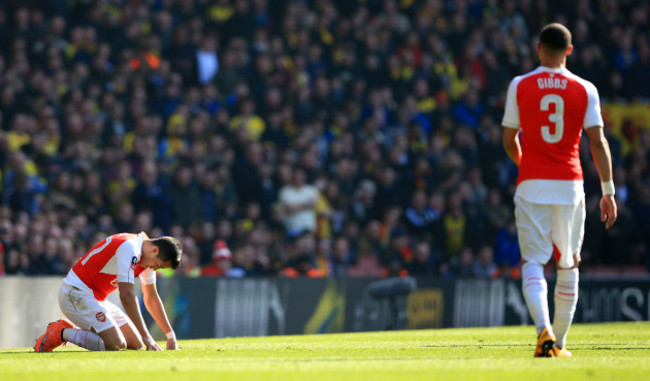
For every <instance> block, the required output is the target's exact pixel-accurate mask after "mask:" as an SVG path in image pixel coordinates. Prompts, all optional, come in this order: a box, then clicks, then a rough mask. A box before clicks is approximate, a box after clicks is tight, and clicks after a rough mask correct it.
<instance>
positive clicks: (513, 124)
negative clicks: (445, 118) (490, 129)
mask: <svg viewBox="0 0 650 381" xmlns="http://www.w3.org/2000/svg"><path fill="white" fill-rule="evenodd" d="M501 124H502V125H503V126H504V127H506V128H515V129H516V128H521V135H520V140H521V149H522V156H521V163H520V165H519V178H518V180H517V194H518V195H520V196H521V197H523V198H524V199H525V200H527V201H529V202H533V203H541V204H570V205H573V204H576V203H577V202H578V201H579V200H580V199H582V198H583V197H584V187H583V181H584V179H583V175H582V167H581V166H580V152H579V145H580V138H581V136H582V129H583V128H588V127H593V126H602V125H603V119H602V116H601V114H600V101H599V99H598V90H596V87H595V86H594V85H593V84H592V83H591V82H589V81H586V80H584V79H582V78H580V77H578V76H577V75H575V74H572V73H571V72H569V71H568V70H567V69H566V68H557V69H555V68H548V67H544V66H540V67H538V68H537V69H535V70H533V71H531V72H529V73H527V74H524V75H521V76H518V77H516V78H515V79H514V80H512V82H511V83H510V86H509V87H508V95H507V100H506V107H505V113H504V115H503V121H502V123H501Z"/></svg>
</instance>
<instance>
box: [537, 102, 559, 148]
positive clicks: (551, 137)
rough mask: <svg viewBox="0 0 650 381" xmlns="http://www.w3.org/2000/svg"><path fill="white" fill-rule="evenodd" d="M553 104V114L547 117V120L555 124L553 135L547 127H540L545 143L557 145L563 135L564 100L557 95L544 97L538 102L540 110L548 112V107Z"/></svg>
mask: <svg viewBox="0 0 650 381" xmlns="http://www.w3.org/2000/svg"><path fill="white" fill-rule="evenodd" d="M551 103H553V104H555V112H554V113H553V114H550V115H549V116H548V120H549V121H550V122H551V123H554V124H555V133H553V134H551V128H550V127H549V126H545V125H544V126H542V139H544V141H545V142H547V143H551V144H553V143H557V142H559V141H560V140H562V134H563V133H564V100H563V99H562V97H561V96H559V95H557V94H548V95H544V97H543V98H542V101H541V102H540V105H539V107H540V110H542V111H548V110H549V105H550V104H551Z"/></svg>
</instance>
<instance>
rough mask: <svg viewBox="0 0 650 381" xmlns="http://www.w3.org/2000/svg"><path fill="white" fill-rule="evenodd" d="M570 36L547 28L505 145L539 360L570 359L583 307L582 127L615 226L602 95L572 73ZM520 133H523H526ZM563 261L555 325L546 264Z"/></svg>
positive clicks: (514, 90) (518, 88) (513, 90)
mask: <svg viewBox="0 0 650 381" xmlns="http://www.w3.org/2000/svg"><path fill="white" fill-rule="evenodd" d="M572 50H573V45H571V32H569V30H568V29H567V28H566V27H564V26H563V25H560V24H557V23H553V24H549V25H546V26H545V27H544V28H543V29H542V31H541V34H540V36H539V42H538V44H537V52H538V54H539V58H540V61H541V66H540V67H538V68H537V69H535V70H533V71H531V72H529V73H527V74H524V75H521V76H518V77H516V78H515V79H514V80H513V81H512V82H511V83H510V86H509V88H508V95H507V101H506V107H505V114H504V116H503V122H502V125H503V127H504V133H503V145H504V147H505V150H506V151H507V153H508V155H509V156H510V158H511V159H512V160H513V161H514V162H515V164H517V165H518V166H519V178H518V179H517V190H516V192H515V198H514V201H515V218H516V222H517V230H518V236H519V245H520V247H521V255H522V279H523V284H522V289H523V293H524V298H525V299H526V304H527V306H528V311H529V312H530V314H531V316H532V318H533V321H534V322H535V325H536V327H537V333H538V335H539V336H538V339H537V348H536V349H535V357H571V353H570V352H569V351H568V350H566V349H565V343H566V335H567V332H568V330H569V326H570V325H571V322H572V320H573V314H574V312H575V309H576V305H577V303H578V265H579V264H580V248H581V246H582V241H583V237H584V221H585V195H584V187H583V183H584V179H583V175H582V168H581V166H580V156H579V152H578V147H579V144H580V137H581V136H582V129H583V128H584V129H585V131H586V132H587V135H588V136H589V142H590V148H591V154H592V156H593V158H594V161H595V164H596V168H597V169H598V174H599V176H600V180H601V186H602V193H603V195H602V197H601V199H600V210H601V220H602V221H603V222H605V227H606V228H608V229H609V228H610V227H611V226H612V225H613V224H614V222H615V221H616V203H615V202H614V183H613V181H612V163H611V154H610V151H609V144H608V143H607V140H606V139H605V136H604V134H603V119H602V117H601V114H600V101H599V99H598V91H597V90H596V87H595V86H594V85H593V84H591V83H590V82H588V81H586V80H584V79H582V78H580V77H578V76H576V75H574V74H572V73H571V72H569V71H568V70H567V69H566V57H567V56H568V55H569V54H571V51H572ZM520 132H521V134H520ZM551 255H553V256H554V257H555V260H556V261H557V278H556V279H557V282H556V285H555V293H554V300H555V316H554V318H553V326H551V322H550V318H549V311H548V301H547V300H548V299H547V285H546V279H545V278H544V270H543V266H544V265H545V264H546V263H547V262H548V261H549V260H550V258H551Z"/></svg>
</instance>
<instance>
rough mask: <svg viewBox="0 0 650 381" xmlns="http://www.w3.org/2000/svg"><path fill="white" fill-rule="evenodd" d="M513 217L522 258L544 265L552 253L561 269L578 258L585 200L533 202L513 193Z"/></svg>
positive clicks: (583, 222) (569, 266)
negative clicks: (568, 203)
mask: <svg viewBox="0 0 650 381" xmlns="http://www.w3.org/2000/svg"><path fill="white" fill-rule="evenodd" d="M515 218H516V221H517V235H518V238H519V247H520V249H521V257H522V259H524V260H526V261H528V262H536V263H539V264H541V265H545V264H546V263H547V262H548V261H549V259H551V255H553V256H554V257H555V260H556V261H557V264H558V266H559V267H562V268H571V267H573V266H574V264H575V263H574V261H573V255H574V254H575V255H576V258H577V259H578V260H580V249H581V247H582V241H583V239H584V235H585V234H584V233H585V200H584V198H583V199H582V200H581V201H580V202H579V203H578V204H576V205H548V204H533V203H530V202H528V201H525V200H524V199H522V198H521V197H518V196H515Z"/></svg>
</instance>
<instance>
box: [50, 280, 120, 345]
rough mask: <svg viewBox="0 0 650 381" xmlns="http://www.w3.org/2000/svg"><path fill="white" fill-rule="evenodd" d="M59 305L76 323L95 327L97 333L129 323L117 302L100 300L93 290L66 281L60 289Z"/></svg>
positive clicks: (82, 327) (81, 326)
mask: <svg viewBox="0 0 650 381" xmlns="http://www.w3.org/2000/svg"><path fill="white" fill-rule="evenodd" d="M59 306H60V307H61V311H62V312H63V314H64V315H65V316H66V317H67V318H68V319H69V320H70V321H72V323H74V325H76V326H78V327H79V328H81V329H85V330H90V329H91V328H93V329H94V330H95V332H97V333H99V332H102V331H105V330H107V329H109V328H113V327H115V328H119V327H121V326H123V325H124V324H128V323H129V318H128V317H127V316H126V314H125V313H124V312H123V311H122V310H121V309H120V308H119V307H118V306H116V305H115V304H113V303H111V302H110V301H108V300H105V301H103V302H100V301H99V300H97V299H95V296H94V295H93V294H92V293H91V292H87V291H82V290H80V289H78V288H76V287H73V286H70V285H69V284H67V283H65V282H63V285H62V286H61V290H59Z"/></svg>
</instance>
